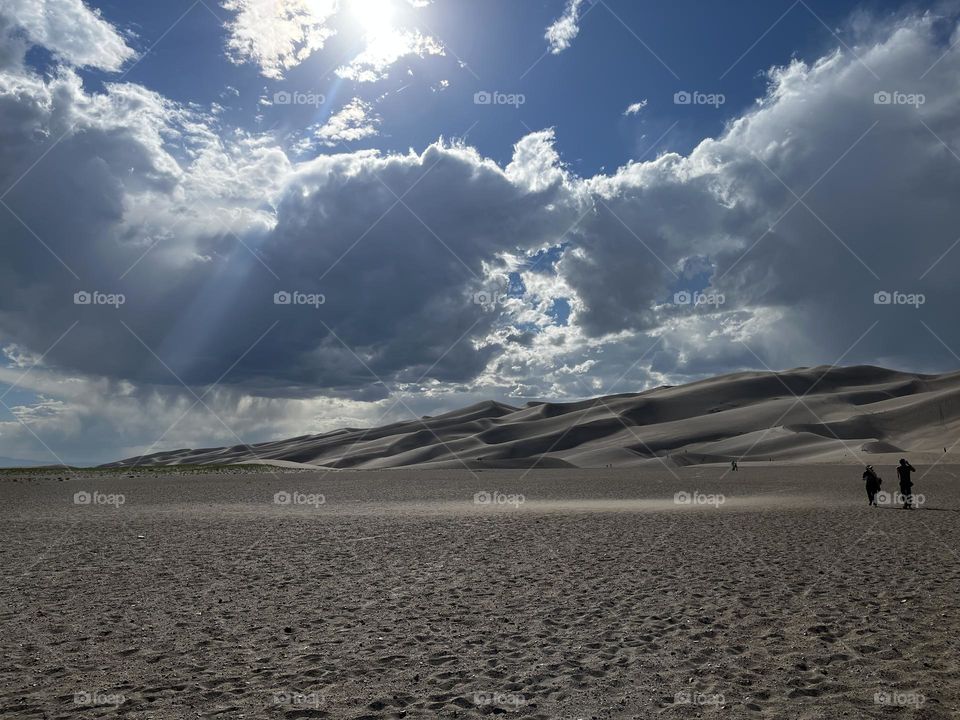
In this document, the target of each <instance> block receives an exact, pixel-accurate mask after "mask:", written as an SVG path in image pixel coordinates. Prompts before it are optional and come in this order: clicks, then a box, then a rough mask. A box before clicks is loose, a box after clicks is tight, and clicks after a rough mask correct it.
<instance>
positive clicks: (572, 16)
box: [544, 0, 584, 55]
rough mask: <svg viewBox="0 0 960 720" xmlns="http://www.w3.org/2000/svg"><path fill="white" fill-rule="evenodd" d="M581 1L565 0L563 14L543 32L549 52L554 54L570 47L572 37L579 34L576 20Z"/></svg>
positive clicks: (578, 16)
mask: <svg viewBox="0 0 960 720" xmlns="http://www.w3.org/2000/svg"><path fill="white" fill-rule="evenodd" d="M583 3H584V0H567V5H566V7H565V8H564V10H563V15H561V16H560V17H559V18H557V20H556V21H555V22H554V23H553V24H552V25H550V27H548V28H547V31H546V32H545V33H544V38H546V40H547V43H548V44H549V45H550V52H552V53H553V54H554V55H558V54H560V53H562V52H563V51H564V50H566V49H567V48H568V47H570V45H571V44H572V43H573V40H574V38H576V37H577V35H578V34H579V32H580V26H579V24H578V22H579V19H580V7H581V6H582V5H583Z"/></svg>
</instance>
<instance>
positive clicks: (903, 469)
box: [897, 458, 917, 510]
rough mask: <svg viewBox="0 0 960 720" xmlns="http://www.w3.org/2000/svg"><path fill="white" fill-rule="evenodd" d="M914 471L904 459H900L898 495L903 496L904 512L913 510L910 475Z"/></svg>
mask: <svg viewBox="0 0 960 720" xmlns="http://www.w3.org/2000/svg"><path fill="white" fill-rule="evenodd" d="M916 471H917V469H916V468H915V467H914V466H913V465H911V464H910V463H908V462H907V459H906V458H900V464H899V465H898V466H897V477H899V478H900V494H901V495H903V509H904V510H913V480H911V479H910V473H912V472H916Z"/></svg>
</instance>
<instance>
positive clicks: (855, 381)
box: [105, 366, 960, 469]
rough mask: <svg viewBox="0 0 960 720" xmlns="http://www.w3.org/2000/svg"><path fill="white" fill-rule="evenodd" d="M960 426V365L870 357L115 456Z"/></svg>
mask: <svg viewBox="0 0 960 720" xmlns="http://www.w3.org/2000/svg"><path fill="white" fill-rule="evenodd" d="M958 432H960V372H954V373H948V374H943V375H920V374H915V373H905V372H899V371H895V370H886V369H884V368H879V367H873V366H854V367H832V366H825V367H817V368H798V369H794V370H788V371H785V372H779V373H771V372H744V373H736V374H731V375H724V376H720V377H716V378H711V379H708V380H701V381H698V382H694V383H690V384H687V385H680V386H675V387H671V386H664V387H659V388H655V389H653V390H648V391H646V392H643V393H633V394H621V395H609V396H605V397H599V398H595V399H592V400H583V401H579V402H573V403H558V402H530V403H527V404H526V405H525V406H524V407H513V406H510V405H505V404H503V403H498V402H492V401H487V402H481V403H477V404H474V405H471V406H469V407H466V408H463V409H461V410H456V411H453V412H449V413H444V414H442V415H437V416H433V417H425V418H421V419H418V420H410V421H405V422H398V423H393V424H390V425H385V426H382V427H376V428H368V429H365V430H364V429H352V428H350V429H340V430H335V431H333V432H329V433H324V434H321V435H305V436H301V437H297V438H292V439H289V440H278V441H273V442H266V443H259V444H255V445H237V446H233V447H224V448H206V449H198V450H190V449H184V450H173V451H168V452H161V453H155V454H153V455H148V456H143V457H134V458H128V459H126V460H121V461H118V462H114V463H109V464H108V465H106V466H105V467H122V466H129V465H179V464H187V463H189V464H207V463H209V464H213V463H218V464H219V463H240V462H252V461H276V462H277V463H278V464H279V463H284V464H290V465H294V464H297V465H302V466H307V467H309V466H321V467H328V468H350V469H381V468H395V467H431V468H450V467H464V466H467V467H471V468H529V467H540V468H565V467H584V468H586V467H606V466H629V465H638V464H646V463H651V462H653V463H658V464H659V463H669V464H671V465H674V466H685V465H695V464H702V463H710V462H728V461H729V460H730V459H732V458H739V459H741V460H748V461H749V460H764V461H766V460H779V461H795V462H843V461H848V462H855V461H863V460H864V459H865V458H869V457H870V456H882V455H883V454H890V453H893V454H896V453H907V452H911V453H929V454H933V453H942V452H943V449H944V448H949V447H951V446H952V445H953V443H954V442H955V441H956V438H957V437H958Z"/></svg>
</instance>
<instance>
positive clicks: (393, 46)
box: [337, 29, 444, 82]
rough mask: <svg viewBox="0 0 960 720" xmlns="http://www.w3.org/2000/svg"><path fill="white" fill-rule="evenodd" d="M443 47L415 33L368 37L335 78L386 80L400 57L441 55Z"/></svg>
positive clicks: (430, 38) (433, 40)
mask: <svg viewBox="0 0 960 720" xmlns="http://www.w3.org/2000/svg"><path fill="white" fill-rule="evenodd" d="M443 54H444V49H443V45H442V44H441V43H440V42H439V41H438V40H437V39H436V38H433V37H430V36H429V35H423V34H421V33H420V32H419V31H415V30H412V31H411V30H392V29H391V30H386V31H383V32H380V33H377V34H375V35H371V36H369V37H368V40H367V46H366V48H365V49H364V50H363V52H361V53H360V54H359V55H357V56H356V57H355V58H353V60H351V61H350V62H349V63H348V64H347V65H343V66H341V67H339V68H337V75H339V76H340V77H342V78H348V79H350V80H354V81H356V82H376V81H378V80H382V79H383V78H385V77H386V74H387V69H388V68H389V67H390V66H391V65H393V64H394V63H395V62H397V61H398V60H400V59H401V58H403V57H409V56H414V57H420V58H423V57H427V56H428V55H443Z"/></svg>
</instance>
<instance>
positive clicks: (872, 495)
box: [863, 465, 883, 507]
mask: <svg viewBox="0 0 960 720" xmlns="http://www.w3.org/2000/svg"><path fill="white" fill-rule="evenodd" d="M863 481H864V483H866V486H867V500H868V501H869V504H870V505H873V506H874V507H876V505H877V493H878V492H880V485H881V483H883V480H881V479H880V476H879V475H877V473H876V471H875V470H874V469H873V465H867V469H866V470H864V471H863Z"/></svg>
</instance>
